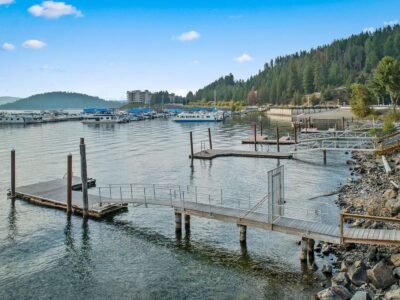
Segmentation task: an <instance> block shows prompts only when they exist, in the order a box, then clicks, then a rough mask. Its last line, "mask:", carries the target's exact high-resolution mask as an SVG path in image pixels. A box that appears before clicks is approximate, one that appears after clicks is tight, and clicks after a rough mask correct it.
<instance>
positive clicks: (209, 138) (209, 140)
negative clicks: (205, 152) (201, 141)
mask: <svg viewBox="0 0 400 300" xmlns="http://www.w3.org/2000/svg"><path fill="white" fill-rule="evenodd" d="M208 142H209V144H210V149H211V150H212V140H211V129H210V128H208Z"/></svg>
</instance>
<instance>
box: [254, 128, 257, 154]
mask: <svg viewBox="0 0 400 300" xmlns="http://www.w3.org/2000/svg"><path fill="white" fill-rule="evenodd" d="M254 151H257V125H256V123H254Z"/></svg>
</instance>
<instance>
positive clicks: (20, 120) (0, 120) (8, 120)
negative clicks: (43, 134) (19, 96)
mask: <svg viewBox="0 0 400 300" xmlns="http://www.w3.org/2000/svg"><path fill="white" fill-rule="evenodd" d="M33 123H36V122H35V120H34V118H33V117H32V116H28V115H8V114H5V115H0V124H22V125H26V124H33Z"/></svg>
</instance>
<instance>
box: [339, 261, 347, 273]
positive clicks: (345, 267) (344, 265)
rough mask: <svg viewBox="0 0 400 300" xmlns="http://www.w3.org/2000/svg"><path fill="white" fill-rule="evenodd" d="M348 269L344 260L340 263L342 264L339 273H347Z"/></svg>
mask: <svg viewBox="0 0 400 300" xmlns="http://www.w3.org/2000/svg"><path fill="white" fill-rule="evenodd" d="M348 269H349V265H348V263H347V262H346V261H345V260H344V261H342V263H341V264H340V272H347V271H348Z"/></svg>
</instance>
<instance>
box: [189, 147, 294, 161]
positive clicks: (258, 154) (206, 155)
mask: <svg viewBox="0 0 400 300" xmlns="http://www.w3.org/2000/svg"><path fill="white" fill-rule="evenodd" d="M223 156H234V157H253V158H279V159H290V158H293V155H292V154H291V153H285V152H262V151H244V150H219V149H208V150H203V151H201V152H197V153H194V154H193V158H196V159H214V158H216V157H223Z"/></svg>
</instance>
